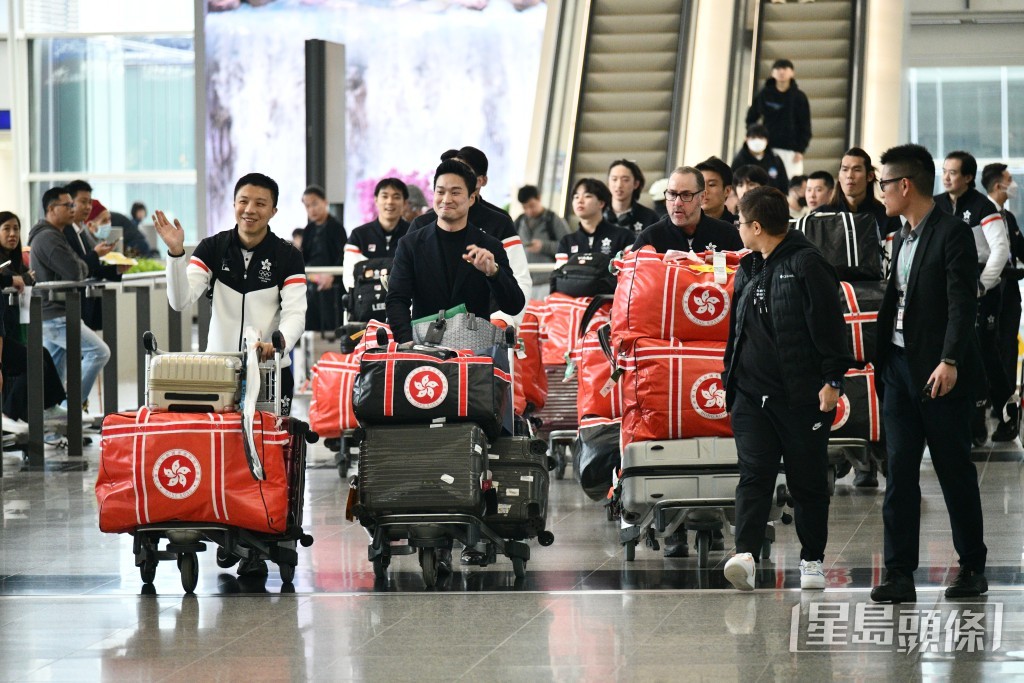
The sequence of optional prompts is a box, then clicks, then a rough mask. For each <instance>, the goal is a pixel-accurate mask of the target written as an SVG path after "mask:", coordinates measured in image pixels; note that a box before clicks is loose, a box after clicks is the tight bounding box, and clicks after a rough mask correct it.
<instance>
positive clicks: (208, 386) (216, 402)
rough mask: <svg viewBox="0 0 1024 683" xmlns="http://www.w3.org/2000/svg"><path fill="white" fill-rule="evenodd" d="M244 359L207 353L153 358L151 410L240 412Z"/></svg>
mask: <svg viewBox="0 0 1024 683" xmlns="http://www.w3.org/2000/svg"><path fill="white" fill-rule="evenodd" d="M241 373H242V359H241V358H240V357H237V356H221V355H216V354H204V353H164V354H159V355H153V356H152V357H151V358H150V360H149V372H148V374H147V380H148V382H149V385H148V396H149V398H148V401H147V403H148V406H149V408H150V410H168V411H172V412H210V413H224V412H230V411H234V410H238V404H239V401H240V399H241Z"/></svg>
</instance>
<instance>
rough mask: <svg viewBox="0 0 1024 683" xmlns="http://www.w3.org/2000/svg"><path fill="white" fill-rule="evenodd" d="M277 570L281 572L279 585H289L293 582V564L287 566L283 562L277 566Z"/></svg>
mask: <svg viewBox="0 0 1024 683" xmlns="http://www.w3.org/2000/svg"><path fill="white" fill-rule="evenodd" d="M277 569H278V571H279V572H281V583H291V582H292V581H294V580H295V565H294V564H288V563H287V562H285V563H284V564H279V565H277Z"/></svg>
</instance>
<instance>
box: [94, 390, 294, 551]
mask: <svg viewBox="0 0 1024 683" xmlns="http://www.w3.org/2000/svg"><path fill="white" fill-rule="evenodd" d="M282 419H284V418H279V417H277V416H275V415H273V414H271V413H266V412H257V413H256V418H255V420H254V423H253V440H254V442H255V444H256V454H257V456H258V457H259V458H260V461H261V462H262V465H263V472H264V476H265V477H266V478H265V479H263V480H262V481H260V480H256V479H254V478H253V475H252V474H251V473H250V471H249V464H248V462H247V461H246V456H245V449H244V448H243V446H242V416H241V414H240V413H153V412H150V411H149V409H147V408H141V409H139V410H138V412H128V413H114V414H111V415H108V416H107V417H106V418H104V420H103V431H102V438H101V441H100V471H99V476H98V477H97V479H96V499H97V501H98V502H99V511H100V531H106V532H124V531H131V530H132V529H134V528H136V527H138V526H141V525H143V524H155V523H157V522H178V521H180V522H209V523H215V524H227V525H231V526H236V527H241V528H243V529H249V530H251V531H259V532H265V533H283V532H284V531H285V528H286V525H287V520H288V476H287V468H286V462H285V451H286V446H287V445H288V442H289V435H288V432H287V430H286V428H285V427H284V426H283V424H282V423H281V422H280V420H282Z"/></svg>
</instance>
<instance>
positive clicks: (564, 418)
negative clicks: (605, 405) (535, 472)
mask: <svg viewBox="0 0 1024 683" xmlns="http://www.w3.org/2000/svg"><path fill="white" fill-rule="evenodd" d="M565 367H566V366H564V365H545V366H544V373H545V374H546V375H547V377H548V396H547V400H546V401H545V402H544V408H543V410H541V411H539V412H537V413H535V414H534V415H533V416H532V417H535V418H537V419H539V420H540V427H539V429H538V430H537V431H538V433H539V434H540V435H541V436H544V437H546V438H547V442H548V453H550V454H551V457H553V458H554V459H555V463H556V464H555V479H564V478H565V468H566V466H567V465H568V464H569V463H570V462H572V444H573V442H575V441H576V434H577V433H578V431H579V417H578V415H577V410H576V394H577V392H578V390H579V385H578V384H577V381H578V380H577V376H576V375H573V376H572V377H571V378H570V379H569V380H568V381H565Z"/></svg>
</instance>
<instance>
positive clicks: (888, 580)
mask: <svg viewBox="0 0 1024 683" xmlns="http://www.w3.org/2000/svg"><path fill="white" fill-rule="evenodd" d="M871 599H872V600H874V601H875V602H891V603H900V602H917V589H916V588H914V579H913V578H912V577H909V576H905V575H903V574H900V573H898V572H886V573H885V581H883V582H882V583H880V584H879V585H877V586H875V587H874V588H872V589H871Z"/></svg>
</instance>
